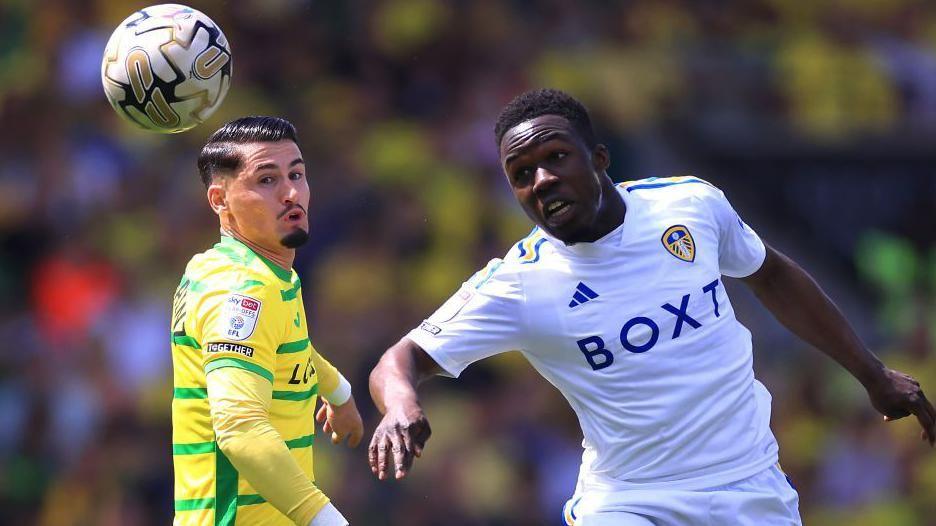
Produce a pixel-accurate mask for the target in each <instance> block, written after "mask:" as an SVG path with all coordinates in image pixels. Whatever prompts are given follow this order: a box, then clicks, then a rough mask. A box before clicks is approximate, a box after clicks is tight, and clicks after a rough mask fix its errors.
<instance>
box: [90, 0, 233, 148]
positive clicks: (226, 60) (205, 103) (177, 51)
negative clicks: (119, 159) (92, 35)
mask: <svg viewBox="0 0 936 526" xmlns="http://www.w3.org/2000/svg"><path fill="white" fill-rule="evenodd" d="M231 66H232V60H231V47H230V44H228V41H227V39H226V38H225V37H224V33H222V32H221V28H220V27H218V25H217V24H215V23H214V22H213V21H212V20H211V19H210V18H208V17H207V16H205V15H204V14H203V13H201V12H200V11H197V10H195V9H192V8H191V7H186V6H184V5H179V4H161V5H154V6H151V7H147V8H145V9H141V10H139V11H137V12H136V13H133V14H132V15H130V16H129V17H127V19H126V20H124V21H123V22H121V23H120V25H119V26H117V29H116V30H114V33H113V34H112V35H111V37H110V40H109V41H108V42H107V48H106V49H105V50H104V60H103V63H102V64H101V81H102V82H103V83H104V92H105V93H106V94H107V100H109V101H110V103H111V105H112V106H113V107H114V109H115V110H116V111H117V114H118V115H120V116H121V117H123V118H124V119H126V120H128V121H130V122H132V123H133V124H135V125H137V126H139V127H140V128H143V129H145V130H150V131H155V132H160V133H178V132H182V131H185V130H188V129H191V128H193V127H195V126H197V125H198V124H200V123H201V122H202V121H204V120H205V119H207V118H208V117H209V116H210V115H211V114H212V113H214V111H215V110H216V109H218V106H219V105H220V104H221V101H222V100H224V96H225V95H226V94H227V91H228V88H229V87H230V86H231Z"/></svg>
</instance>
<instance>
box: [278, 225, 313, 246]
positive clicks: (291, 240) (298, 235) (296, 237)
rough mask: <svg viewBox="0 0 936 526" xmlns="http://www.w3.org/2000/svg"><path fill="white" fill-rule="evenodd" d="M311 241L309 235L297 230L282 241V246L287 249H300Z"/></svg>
mask: <svg viewBox="0 0 936 526" xmlns="http://www.w3.org/2000/svg"><path fill="white" fill-rule="evenodd" d="M308 240H309V233H308V232H306V231H305V230H303V229H301V228H297V229H295V230H293V231H292V232H290V233H288V234H286V235H285V236H283V239H280V244H281V245H283V246H284V247H286V248H299V247H301V246H302V245H305V243H306V241H308Z"/></svg>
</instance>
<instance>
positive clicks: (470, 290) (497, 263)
mask: <svg viewBox="0 0 936 526" xmlns="http://www.w3.org/2000/svg"><path fill="white" fill-rule="evenodd" d="M504 266H505V265H504V262H503V261H502V260H500V259H495V260H492V261H491V262H490V263H488V265H487V266H486V267H485V268H484V269H482V270H481V271H480V272H478V273H477V274H475V275H474V277H472V278H471V279H470V280H468V281H467V282H466V283H464V284H463V285H462V286H461V288H460V289H458V291H457V292H456V293H455V294H454V295H453V296H452V297H451V298H449V299H448V300H447V301H446V302H445V303H443V304H442V306H441V307H439V308H438V310H436V311H435V313H433V314H432V316H430V317H429V318H427V319H426V320H425V321H423V322H422V324H420V325H419V327H417V328H415V329H413V330H411V331H410V332H409V334H407V337H408V338H409V339H411V340H413V342H415V343H416V344H417V345H419V346H420V347H421V348H422V349H423V350H425V351H426V353H428V354H429V356H431V357H432V358H433V359H434V360H435V361H436V362H437V363H438V364H439V366H440V367H442V369H443V370H444V371H445V372H446V373H447V375H449V376H453V377H458V376H459V375H460V374H461V373H462V371H464V370H465V368H466V367H468V366H469V365H471V364H472V363H474V362H476V361H478V360H481V359H484V358H487V357H489V356H494V355H496V354H500V353H503V352H507V351H512V350H519V349H522V348H523V341H524V336H523V335H524V333H525V323H524V321H523V308H522V306H523V305H522V304H523V293H522V288H521V286H520V283H519V278H518V276H517V275H516V273H513V272H508V271H505V270H504V269H503V267H504Z"/></svg>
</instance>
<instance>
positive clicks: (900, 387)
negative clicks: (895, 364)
mask: <svg viewBox="0 0 936 526" xmlns="http://www.w3.org/2000/svg"><path fill="white" fill-rule="evenodd" d="M868 396H869V397H871V405H873V406H874V408H875V409H877V410H878V411H879V412H880V413H881V414H883V415H884V421H885V422H892V421H894V420H899V419H901V418H903V417H905V416H909V415H911V414H913V415H916V417H917V420H918V421H919V422H920V425H921V426H922V427H923V431H922V432H921V433H920V438H921V439H922V440H927V441H929V443H930V446H931V447H932V446H933V445H934V444H936V409H934V408H933V404H931V403H930V401H929V400H927V399H926V396H925V395H924V394H923V390H922V389H921V388H920V383H919V382H917V381H916V380H914V379H913V377H911V376H910V375H907V374H904V373H902V372H900V371H895V370H893V369H887V368H885V369H884V372H883V376H882V377H881V378H879V379H878V381H877V382H876V383H875V384H874V385H872V386H870V387H868Z"/></svg>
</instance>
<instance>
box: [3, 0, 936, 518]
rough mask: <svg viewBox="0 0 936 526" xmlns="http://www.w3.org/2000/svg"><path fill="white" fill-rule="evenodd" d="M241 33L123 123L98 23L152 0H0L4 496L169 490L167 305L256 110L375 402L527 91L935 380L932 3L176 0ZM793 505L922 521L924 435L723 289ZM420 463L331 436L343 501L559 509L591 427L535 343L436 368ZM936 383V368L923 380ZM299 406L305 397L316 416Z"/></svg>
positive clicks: (336, 323)
mask: <svg viewBox="0 0 936 526" xmlns="http://www.w3.org/2000/svg"><path fill="white" fill-rule="evenodd" d="M189 3H190V5H192V6H193V7H195V8H197V9H200V10H202V11H204V12H205V13H207V14H208V15H209V16H211V17H212V18H213V19H214V20H215V21H217V22H218V23H219V24H220V25H221V27H222V28H223V30H224V32H225V33H226V35H227V36H228V38H229V40H230V42H231V45H232V48H233V53H234V82H233V87H232V89H231V91H230V93H229V95H228V97H227V100H226V101H225V103H224V104H223V105H222V107H221V109H220V110H219V112H218V113H217V114H216V115H215V116H214V117H213V118H212V120H211V121H210V122H208V123H206V124H205V125H202V126H200V127H198V128H196V129H195V130H193V131H191V132H188V133H185V134H182V135H178V136H159V135H153V134H147V133H144V132H141V131H137V130H135V129H131V128H130V127H129V125H127V124H126V123H124V122H123V121H119V120H118V118H117V117H116V115H115V114H114V113H113V110H111V108H110V107H109V106H108V104H107V103H106V101H105V98H104V94H103V92H102V88H101V85H100V77H99V73H100V59H101V53H102V50H103V48H104V44H105V42H106V39H107V37H108V36H109V34H110V32H111V31H112V30H113V28H114V27H115V26H116V24H117V23H118V22H120V21H121V20H122V19H123V18H124V17H126V16H127V15H128V14H129V13H131V12H132V11H133V10H134V9H136V8H139V7H144V6H145V5H147V2H140V1H136V0H134V1H129V2H127V1H122V0H96V1H91V0H86V1H66V0H2V1H0V297H2V298H3V301H0V342H2V343H0V523H2V524H5V525H10V526H14V525H32V524H38V525H76V526H78V525H104V526H110V525H150V524H153V525H156V524H168V523H169V522H170V520H171V515H172V509H171V508H172V500H173V496H172V469H171V451H170V428H169V404H170V395H171V377H170V373H171V365H170V355H169V348H168V325H169V303H170V298H171V295H172V291H173V289H174V287H175V285H176V284H177V282H178V280H179V278H180V275H181V273H182V270H183V268H184V265H185V263H186V261H187V260H188V258H189V257H190V256H191V255H192V254H194V253H196V252H199V251H201V250H204V249H205V248H206V247H208V246H210V245H211V244H212V243H213V242H214V241H215V240H216V238H217V222H216V219H215V217H214V216H213V215H212V214H211V212H210V210H209V209H208V207H207V206H206V203H205V198H204V191H203V188H202V187H201V184H200V183H199V181H198V179H197V175H196V170H195V157H196V155H197V152H198V150H199V148H200V147H201V145H202V144H203V143H204V141H205V139H206V137H207V135H208V134H209V133H210V132H211V131H213V130H214V129H216V128H217V127H218V126H219V125H220V124H221V123H223V122H225V121H227V120H230V119H232V118H235V117H238V116H241V115H245V114H274V115H282V116H285V117H287V118H289V119H291V120H292V121H293V122H294V123H296V124H297V126H298V128H299V132H300V136H301V139H302V147H303V150H304V154H305V157H306V160H307V162H308V167H309V173H310V174H311V175H310V180H311V185H312V189H313V198H312V205H311V210H310V212H311V216H312V242H311V243H310V244H309V245H308V246H307V247H305V248H303V249H302V250H301V251H300V254H299V257H298V259H297V262H296V268H297V270H298V271H299V273H300V275H301V276H302V278H303V284H304V292H305V295H306V297H305V303H306V305H307V306H308V315H309V324H310V327H311V328H312V330H311V331H310V332H311V338H312V341H313V342H314V343H315V345H316V346H317V348H318V349H320V350H321V351H322V352H323V353H324V354H326V355H327V356H328V357H329V358H330V359H331V360H332V361H333V362H334V363H335V364H336V365H338V366H339V367H340V368H341V369H342V370H343V371H344V372H345V373H346V375H348V376H349V377H350V378H351V379H352V382H353V384H354V386H355V388H356V391H355V393H356V396H357V400H358V404H359V406H360V408H361V409H362V412H363V413H364V416H365V422H366V426H367V437H368V438H369V436H370V432H372V431H373V427H374V425H375V424H376V413H375V410H374V409H373V407H372V405H371V403H370V400H369V396H368V394H367V389H366V379H367V373H368V372H369V370H370V369H371V367H372V366H373V365H374V364H375V363H376V360H377V359H378V357H379V355H380V353H381V352H382V351H383V350H384V349H385V348H386V347H387V346H388V345H389V344H391V343H393V342H395V341H396V339H397V338H399V337H400V336H401V335H402V334H404V333H405V331H406V330H408V328H410V327H412V326H414V324H416V323H418V322H419V321H420V320H421V319H422V317H423V316H424V315H426V314H427V313H428V312H429V311H431V310H432V309H433V307H434V306H435V305H437V304H438V303H439V302H441V301H442V300H443V299H444V298H446V297H447V296H448V295H449V294H450V293H451V292H453V291H454V290H455V289H456V288H457V287H458V285H459V283H460V282H461V280H462V279H464V278H466V277H467V276H469V275H470V274H471V273H472V272H473V271H474V270H475V269H476V268H478V267H479V266H481V265H483V264H484V263H485V262H486V261H487V260H488V259H489V258H491V257H497V256H500V255H502V254H503V253H504V252H506V250H507V249H508V247H509V246H510V245H511V242H512V241H514V240H516V239H518V238H519V237H520V236H522V235H524V234H525V233H526V232H527V231H528V229H529V225H528V223H527V220H526V218H525V217H524V216H523V215H522V213H521V212H520V210H519V207H518V206H516V204H515V203H514V202H513V199H512V196H511V194H510V193H509V190H508V187H507V185H506V184H505V182H504V181H503V180H502V175H501V173H500V170H499V168H498V166H497V159H496V149H495V147H494V144H493V138H492V132H491V129H492V126H493V123H494V120H495V117H496V114H497V112H498V111H499V109H500V108H501V107H502V106H503V104H505V103H506V102H507V101H508V100H509V99H510V98H512V97H513V96H514V95H516V94H518V93H519V92H521V91H522V90H524V89H527V88H531V87H541V86H551V87H559V88H563V89H566V90H568V91H570V92H572V93H573V94H575V95H577V96H579V97H580V98H582V99H583V100H584V101H585V102H586V103H587V104H588V105H589V106H590V108H591V110H592V112H593V116H594V117H595V119H596V121H597V124H598V127H599V129H600V135H601V136H602V137H603V138H604V139H605V140H606V142H607V143H608V144H609V146H610V149H611V152H612V164H613V166H612V170H611V173H612V176H613V177H614V178H615V179H616V180H626V179H636V178H643V177H649V176H668V175H682V174H693V175H697V176H700V177H703V178H705V179H708V180H710V181H712V182H714V183H716V184H717V185H719V186H721V187H722V188H723V189H725V191H726V193H727V194H728V196H729V198H730V199H732V201H733V202H734V204H735V206H736V208H737V209H738V210H739V211H740V212H741V214H742V216H744V217H745V219H746V220H747V222H748V223H750V224H751V225H752V226H754V228H755V229H757V230H758V231H759V232H760V233H761V235H762V236H764V237H765V238H766V239H767V240H768V241H770V242H771V243H773V244H775V245H776V246H778V247H779V248H781V249H782V250H784V251H786V252H788V253H789V254H791V255H792V256H793V257H795V258H796V259H798V260H799V261H800V262H801V263H802V264H803V265H804V266H805V267H806V268H807V269H808V270H810V271H811V272H812V273H814V275H815V276H817V278H818V279H819V280H820V282H821V283H823V285H824V286H825V287H826V288H827V290H829V291H830V293H831V294H832V295H833V297H834V298H835V299H836V300H837V301H838V302H839V304H840V305H841V307H842V308H843V310H844V311H845V312H846V313H847V314H848V316H849V318H850V319H851V320H852V321H853V323H854V324H855V326H856V328H857V330H858V331H859V332H860V333H861V335H862V336H863V337H864V338H865V339H866V341H867V342H868V343H869V344H870V345H872V346H873V348H874V349H875V350H876V351H878V352H879V353H880V354H881V355H883V356H884V357H885V359H886V360H887V362H888V363H889V364H890V365H891V366H893V367H896V368H900V369H903V370H905V371H906V372H909V373H911V374H914V375H915V376H917V377H918V378H919V379H920V380H921V381H922V382H923V385H924V387H926V388H928V389H929V390H930V393H931V395H932V393H936V354H934V347H936V342H934V332H933V331H934V329H936V299H934V298H936V235H934V231H936V213H934V205H936V177H934V169H936V4H934V3H933V2H928V1H924V0H854V1H846V0H838V1H822V2H810V1H807V0H736V1H728V0H719V1H716V0H652V1H650V0H648V1H636V0H633V1H626V2H624V1H622V2H608V1H579V2H570V1H560V0H553V1H542V2H532V1H522V0H510V1H508V0H503V1H496V0H475V1H469V0H461V1H455V0H452V1H437V0H374V1H359V0H348V1H334V2H333V1H324V0H315V1H308V0H275V1H274V0H238V1H230V2H218V1H210V0H191V2H189ZM732 289H733V293H734V296H733V298H734V302H735V308H736V310H737V311H738V312H739V315H740V317H741V318H742V320H743V321H744V322H745V323H746V324H747V325H748V327H749V328H751V330H752V332H753V333H754V338H755V353H756V372H757V374H758V376H759V377H760V378H761V379H762V381H764V382H765V383H766V384H767V386H768V387H769V388H770V390H771V392H772V393H773V395H774V419H773V428H774V430H775V432H776V434H777V436H778V438H779V440H780V443H781V461H782V463H783V466H784V468H785V469H786V470H787V471H788V472H789V473H790V475H791V476H792V478H793V480H794V482H795V483H796V484H797V487H798V489H799V491H800V495H801V499H802V512H803V515H804V518H805V520H806V523H807V524H818V525H833V526H835V525H846V524H847V525H849V526H864V525H888V526H902V525H906V526H932V525H936V453H934V452H933V451H932V450H930V449H929V448H927V447H925V446H924V445H923V444H922V443H921V442H920V441H919V438H918V427H917V425H916V424H915V423H914V422H907V421H902V422H899V423H896V424H890V425H884V424H882V423H881V422H880V419H879V417H878V416H877V415H876V414H875V413H873V412H872V411H871V410H870V408H869V405H868V403H867V400H866V397H865V395H864V392H863V391H862V390H861V388H860V386H859V385H858V384H857V383H856V382H854V381H853V380H851V379H850V378H849V377H848V376H847V375H845V374H843V373H842V372H840V371H839V370H838V368H837V367H835V366H833V364H831V362H830V361H829V360H827V359H826V358H824V357H823V356H822V355H820V354H819V353H817V352H814V351H811V350H808V349H807V348H806V346H805V345H804V344H802V343H800V342H798V341H797V340H795V339H794V338H793V337H791V336H790V335H789V334H788V333H787V332H786V331H785V330H783V329H782V328H781V327H780V326H779V325H777V324H776V323H775V322H774V321H772V320H771V319H770V317H769V315H768V314H767V313H766V312H765V311H764V310H763V309H762V308H761V307H759V306H758V305H757V304H756V302H754V301H752V298H751V297H750V296H749V295H747V294H745V291H744V290H741V289H740V288H739V287H737V286H735V287H733V288H732ZM424 387H425V389H424V393H425V400H426V405H427V409H428V414H429V417H430V420H431V422H432V424H433V429H434V432H435V433H434V436H433V439H432V441H431V442H430V447H429V449H428V451H427V454H426V456H425V457H424V458H423V459H422V460H421V461H419V462H418V464H417V467H416V469H415V471H414V473H413V475H412V479H411V480H408V481H407V482H406V483H404V484H396V483H389V484H388V483H384V484H379V483H377V482H376V481H374V480H373V479H372V477H371V475H370V472H369V470H368V468H367V465H366V458H365V457H366V454H365V450H364V448H358V449H357V450H354V451H347V450H346V449H337V448H334V447H332V446H331V445H330V444H328V443H327V441H326V440H322V441H320V443H319V444H318V445H317V446H316V447H317V451H316V471H317V476H318V478H319V482H320V485H321V486H322V487H323V488H324V489H325V490H326V492H327V493H328V494H329V495H330V496H331V497H332V498H333V499H334V500H335V501H336V502H337V504H338V506H339V507H340V508H341V509H342V510H344V511H345V512H346V514H347V515H348V517H349V518H350V519H351V521H352V523H353V524H358V525H361V524H364V525H383V524H395V525H402V524H406V525H436V524H446V525H454V526H461V525H465V526H468V525H534V524H536V525H542V524H559V513H560V508H561V505H562V503H563V501H564V500H565V498H566V497H567V496H568V495H569V494H570V493H571V491H572V489H573V484H574V479H575V476H576V472H577V467H578V462H579V455H580V445H579V443H580V440H581V436H580V432H579V430H578V426H577V422H576V420H575V417H574V415H573V414H572V413H571V411H570V410H569V409H568V408H567V406H566V404H565V402H564V400H563V399H562V398H561V396H560V395H558V393H556V392H555V391H554V390H553V388H552V387H551V386H549V385H548V384H547V383H546V382H545V381H543V380H542V379H540V378H538V377H537V376H536V375H535V373H534V372H533V371H532V369H531V368H530V367H529V366H527V365H526V364H525V363H524V362H523V361H522V360H520V359H519V358H517V357H513V356H509V355H508V356H505V357H502V358H499V359H495V360H491V361H488V362H486V363H483V364H480V365H476V366H474V367H472V368H471V369H469V371H468V372H467V373H466V374H465V375H464V377H463V379H462V380H460V381H457V382H455V381H450V380H443V379H439V380H435V381H433V382H430V383H429V384H427V385H426V386H424ZM933 397H934V398H936V396H933ZM310 417H311V416H310Z"/></svg>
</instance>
